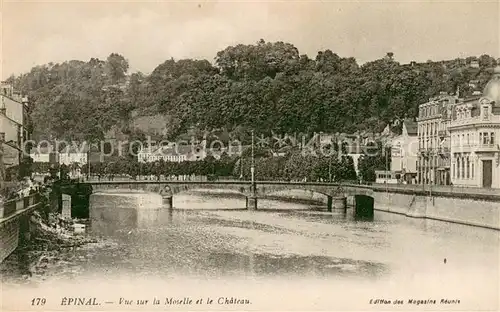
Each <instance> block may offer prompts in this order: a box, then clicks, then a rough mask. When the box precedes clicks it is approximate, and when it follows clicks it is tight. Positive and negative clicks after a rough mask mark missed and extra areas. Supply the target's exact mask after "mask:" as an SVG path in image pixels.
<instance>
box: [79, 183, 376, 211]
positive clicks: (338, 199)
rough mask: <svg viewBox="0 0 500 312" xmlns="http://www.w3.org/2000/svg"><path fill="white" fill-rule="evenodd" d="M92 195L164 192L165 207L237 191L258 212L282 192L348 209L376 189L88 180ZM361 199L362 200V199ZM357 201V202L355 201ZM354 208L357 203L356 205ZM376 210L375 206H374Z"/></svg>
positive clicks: (325, 185)
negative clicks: (209, 192) (204, 193)
mask: <svg viewBox="0 0 500 312" xmlns="http://www.w3.org/2000/svg"><path fill="white" fill-rule="evenodd" d="M83 184H84V185H89V186H91V189H92V193H96V192H99V191H107V190H112V189H132V190H145V191H149V192H155V193H160V194H161V195H162V196H163V197H164V204H165V205H169V206H170V207H171V206H172V203H173V202H172V196H173V195H175V194H177V193H180V192H184V191H189V190H192V189H217V190H233V191H236V192H237V193H240V194H242V195H243V196H245V197H246V198H247V208H248V209H257V199H258V198H259V197H265V196H267V195H270V194H272V193H276V192H279V191H284V190H288V191H292V190H304V191H309V192H312V193H317V194H322V195H324V196H325V197H326V198H327V208H328V210H329V211H331V210H332V208H335V207H339V206H345V201H346V198H347V197H349V196H353V197H355V198H360V197H356V196H359V195H363V197H365V198H366V197H369V198H372V201H373V193H374V190H373V188H372V187H371V186H366V185H343V184H338V183H308V182H276V181H256V182H255V183H254V184H252V183H251V182H250V181H203V182H201V181H162V180H160V181H154V180H148V181H88V182H85V183H83ZM358 200H359V199H358ZM354 201H356V199H354ZM354 205H356V203H355V202H354ZM372 209H373V205H372Z"/></svg>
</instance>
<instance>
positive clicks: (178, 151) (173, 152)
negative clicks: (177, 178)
mask: <svg viewBox="0 0 500 312" xmlns="http://www.w3.org/2000/svg"><path fill="white" fill-rule="evenodd" d="M206 156H207V153H206V148H205V145H204V144H203V143H202V144H201V145H186V144H177V145H176V144H170V145H168V146H151V147H145V148H143V149H141V150H140V151H139V152H138V154H137V160H138V161H139V162H142V163H145V162H155V161H159V160H163V161H165V162H183V161H198V160H203V159H205V157H206Z"/></svg>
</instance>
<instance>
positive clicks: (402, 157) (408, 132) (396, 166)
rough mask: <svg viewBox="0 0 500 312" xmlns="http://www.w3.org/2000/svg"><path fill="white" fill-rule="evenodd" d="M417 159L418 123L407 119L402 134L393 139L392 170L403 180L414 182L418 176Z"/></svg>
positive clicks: (409, 182)
mask: <svg viewBox="0 0 500 312" xmlns="http://www.w3.org/2000/svg"><path fill="white" fill-rule="evenodd" d="M417 159H418V130H417V123H416V122H414V121H410V120H405V121H404V122H403V130H402V133H401V135H399V136H397V137H395V138H394V139H393V140H392V144H391V171H392V172H394V173H395V174H396V175H397V176H398V177H399V180H400V181H401V182H404V183H408V184H413V183H415V182H416V181H415V180H416V177H417Z"/></svg>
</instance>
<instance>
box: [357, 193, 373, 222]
mask: <svg viewBox="0 0 500 312" xmlns="http://www.w3.org/2000/svg"><path fill="white" fill-rule="evenodd" d="M373 206H374V199H373V197H371V196H367V195H355V196H354V218H355V219H358V220H373V214H374V213H373Z"/></svg>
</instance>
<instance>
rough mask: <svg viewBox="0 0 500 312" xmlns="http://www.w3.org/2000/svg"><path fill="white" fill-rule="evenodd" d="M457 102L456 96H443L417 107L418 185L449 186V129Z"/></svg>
mask: <svg viewBox="0 0 500 312" xmlns="http://www.w3.org/2000/svg"><path fill="white" fill-rule="evenodd" d="M457 102H458V96H455V95H448V94H443V93H442V94H441V95H439V96H438V97H435V98H431V99H430V100H429V102H427V103H424V104H421V105H419V109H418V118H417V125H418V149H419V153H418V162H417V172H418V175H417V180H418V182H419V183H420V184H434V185H449V184H450V183H451V178H450V132H449V131H448V126H449V124H450V121H451V114H452V109H453V107H454V105H455V104H456V103H457Z"/></svg>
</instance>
